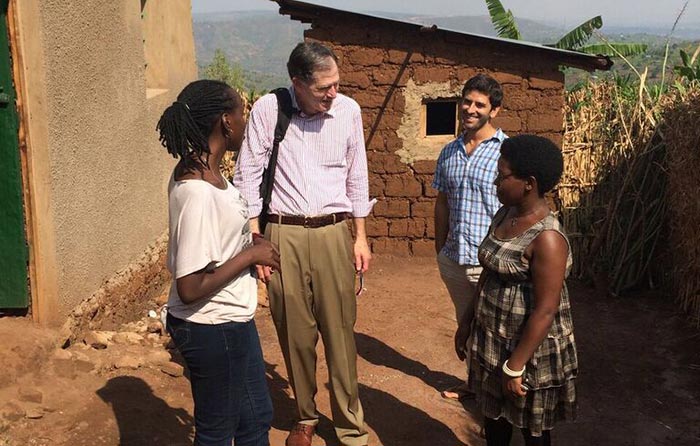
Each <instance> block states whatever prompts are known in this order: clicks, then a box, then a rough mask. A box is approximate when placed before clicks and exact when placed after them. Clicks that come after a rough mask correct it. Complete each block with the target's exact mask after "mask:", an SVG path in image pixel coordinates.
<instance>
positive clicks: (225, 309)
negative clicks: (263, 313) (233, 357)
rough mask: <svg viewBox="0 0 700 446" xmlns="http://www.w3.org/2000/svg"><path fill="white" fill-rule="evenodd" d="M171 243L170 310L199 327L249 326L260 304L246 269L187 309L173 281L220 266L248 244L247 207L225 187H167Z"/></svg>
mask: <svg viewBox="0 0 700 446" xmlns="http://www.w3.org/2000/svg"><path fill="white" fill-rule="evenodd" d="M168 202H169V215H170V240H169V241H168V270H169V271H170V272H171V274H172V276H173V283H172V285H171V287H170V295H169V298H168V311H169V312H170V314H172V315H173V316H175V317H177V318H179V319H185V320H188V321H191V322H196V323H200V324H221V323H225V322H247V321H249V320H251V319H252V318H253V316H254V315H255V309H256V306H257V304H258V298H257V282H256V279H255V277H254V276H253V275H252V274H251V269H247V270H245V271H243V272H242V273H241V274H239V275H238V276H237V277H236V278H234V279H233V280H232V281H231V282H230V283H229V284H228V285H226V286H224V288H222V289H220V290H219V291H217V292H216V293H215V294H214V295H212V296H210V297H205V298H202V299H200V300H198V301H196V302H194V303H192V304H185V303H183V302H182V301H181V300H180V297H179V296H178V294H177V286H176V285H175V280H176V279H179V278H180V277H184V276H186V275H188V274H191V273H193V272H196V271H199V270H201V269H203V268H204V267H206V266H207V265H209V264H210V263H211V262H216V266H217V267H218V266H219V265H221V264H222V263H223V262H225V261H226V260H228V259H230V258H232V257H234V256H235V255H236V254H238V253H240V252H241V251H242V250H243V249H245V248H247V247H249V246H250V245H251V244H252V235H251V233H250V228H249V226H248V205H247V203H246V202H245V200H244V199H243V198H242V197H241V194H240V193H239V192H238V190H237V189H236V188H235V187H233V185H232V184H230V183H228V182H227V188H226V189H223V190H222V189H219V188H217V187H215V186H213V185H211V184H209V183H208V182H206V181H203V180H182V181H175V179H174V177H171V178H170V183H169V184H168Z"/></svg>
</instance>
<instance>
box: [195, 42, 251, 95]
mask: <svg viewBox="0 0 700 446" xmlns="http://www.w3.org/2000/svg"><path fill="white" fill-rule="evenodd" d="M203 77H204V78H205V79H214V80H219V81H224V82H226V83H227V84H229V85H230V86H231V87H233V89H235V90H238V91H243V90H244V86H245V76H244V75H243V70H242V69H241V67H240V66H238V65H237V64H235V63H233V64H231V63H229V61H228V59H226V55H225V54H224V52H223V51H222V50H220V49H217V50H215V51H214V58H213V59H212V61H211V63H210V64H209V65H207V66H206V67H204V72H203Z"/></svg>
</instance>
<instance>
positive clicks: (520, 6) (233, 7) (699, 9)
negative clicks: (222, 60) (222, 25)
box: [192, 0, 700, 30]
mask: <svg viewBox="0 0 700 446" xmlns="http://www.w3.org/2000/svg"><path fill="white" fill-rule="evenodd" d="M303 1H307V2H308V3H316V4H323V5H326V6H331V7H337V8H340V9H351V10H354V11H374V12H381V11H387V12H403V13H408V14H421V15H437V16H453V15H486V14H488V11H487V10H486V5H485V2H484V1H483V0H430V1H425V0H303ZM501 3H503V5H504V6H505V7H506V8H509V9H511V10H512V11H513V14H514V15H515V17H516V19H517V18H518V17H522V18H528V19H533V20H540V21H543V22H548V23H557V24H560V25H561V26H562V27H567V28H570V27H574V26H576V25H578V24H580V23H581V22H583V21H584V20H587V19H589V18H591V17H593V16H596V15H602V16H603V21H604V23H605V24H607V25H617V26H635V27H636V26H660V27H667V28H668V29H669V30H670V28H671V26H672V25H673V21H674V20H675V19H676V16H677V15H678V12H679V11H680V10H681V8H682V7H683V4H684V3H685V0H586V1H580V0H501ZM246 10H269V11H275V10H277V4H276V3H274V2H272V1H270V0H192V11H193V12H195V13H200V12H219V11H246ZM690 23H700V0H689V2H688V8H687V10H686V13H685V14H684V16H683V18H682V19H681V22H680V24H681V25H683V24H690Z"/></svg>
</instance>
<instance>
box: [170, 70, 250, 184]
mask: <svg viewBox="0 0 700 446" xmlns="http://www.w3.org/2000/svg"><path fill="white" fill-rule="evenodd" d="M242 106H243V102H242V101H241V97H240V96H239V95H238V93H237V92H236V91H235V90H233V89H232V88H231V87H229V86H228V85H227V84H226V83H225V82H221V81H216V80H208V79H203V80H198V81H194V82H191V83H190V84H189V85H187V86H186V87H185V88H184V89H183V90H182V92H180V94H179V95H178V96H177V100H176V101H175V102H173V103H172V105H170V106H169V107H168V108H166V109H165V111H164V112H163V115H162V116H161V117H160V120H159V121H158V125H157V126H156V130H157V131H158V132H160V138H159V139H160V143H161V144H162V145H163V147H165V148H166V149H167V150H168V153H170V154H171V155H172V156H173V158H178V157H179V158H180V159H181V160H182V167H183V168H184V170H185V171H188V172H189V171H193V170H195V169H196V170H202V168H203V167H205V166H206V167H207V168H208V167H209V154H210V153H211V150H210V148H209V135H211V132H212V131H213V130H214V127H215V126H216V123H217V121H218V120H219V118H221V115H222V114H223V113H227V112H228V113H231V112H233V111H235V110H236V109H237V108H238V107H242Z"/></svg>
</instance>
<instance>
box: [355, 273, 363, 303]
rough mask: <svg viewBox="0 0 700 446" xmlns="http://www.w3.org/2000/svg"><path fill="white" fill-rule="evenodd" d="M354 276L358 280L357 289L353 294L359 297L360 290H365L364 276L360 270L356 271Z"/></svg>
mask: <svg viewBox="0 0 700 446" xmlns="http://www.w3.org/2000/svg"><path fill="white" fill-rule="evenodd" d="M355 276H356V277H357V278H358V280H359V282H360V283H359V285H358V287H357V290H356V291H355V296H357V297H360V294H362V292H363V291H364V290H365V276H364V274H362V271H356V272H355Z"/></svg>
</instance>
